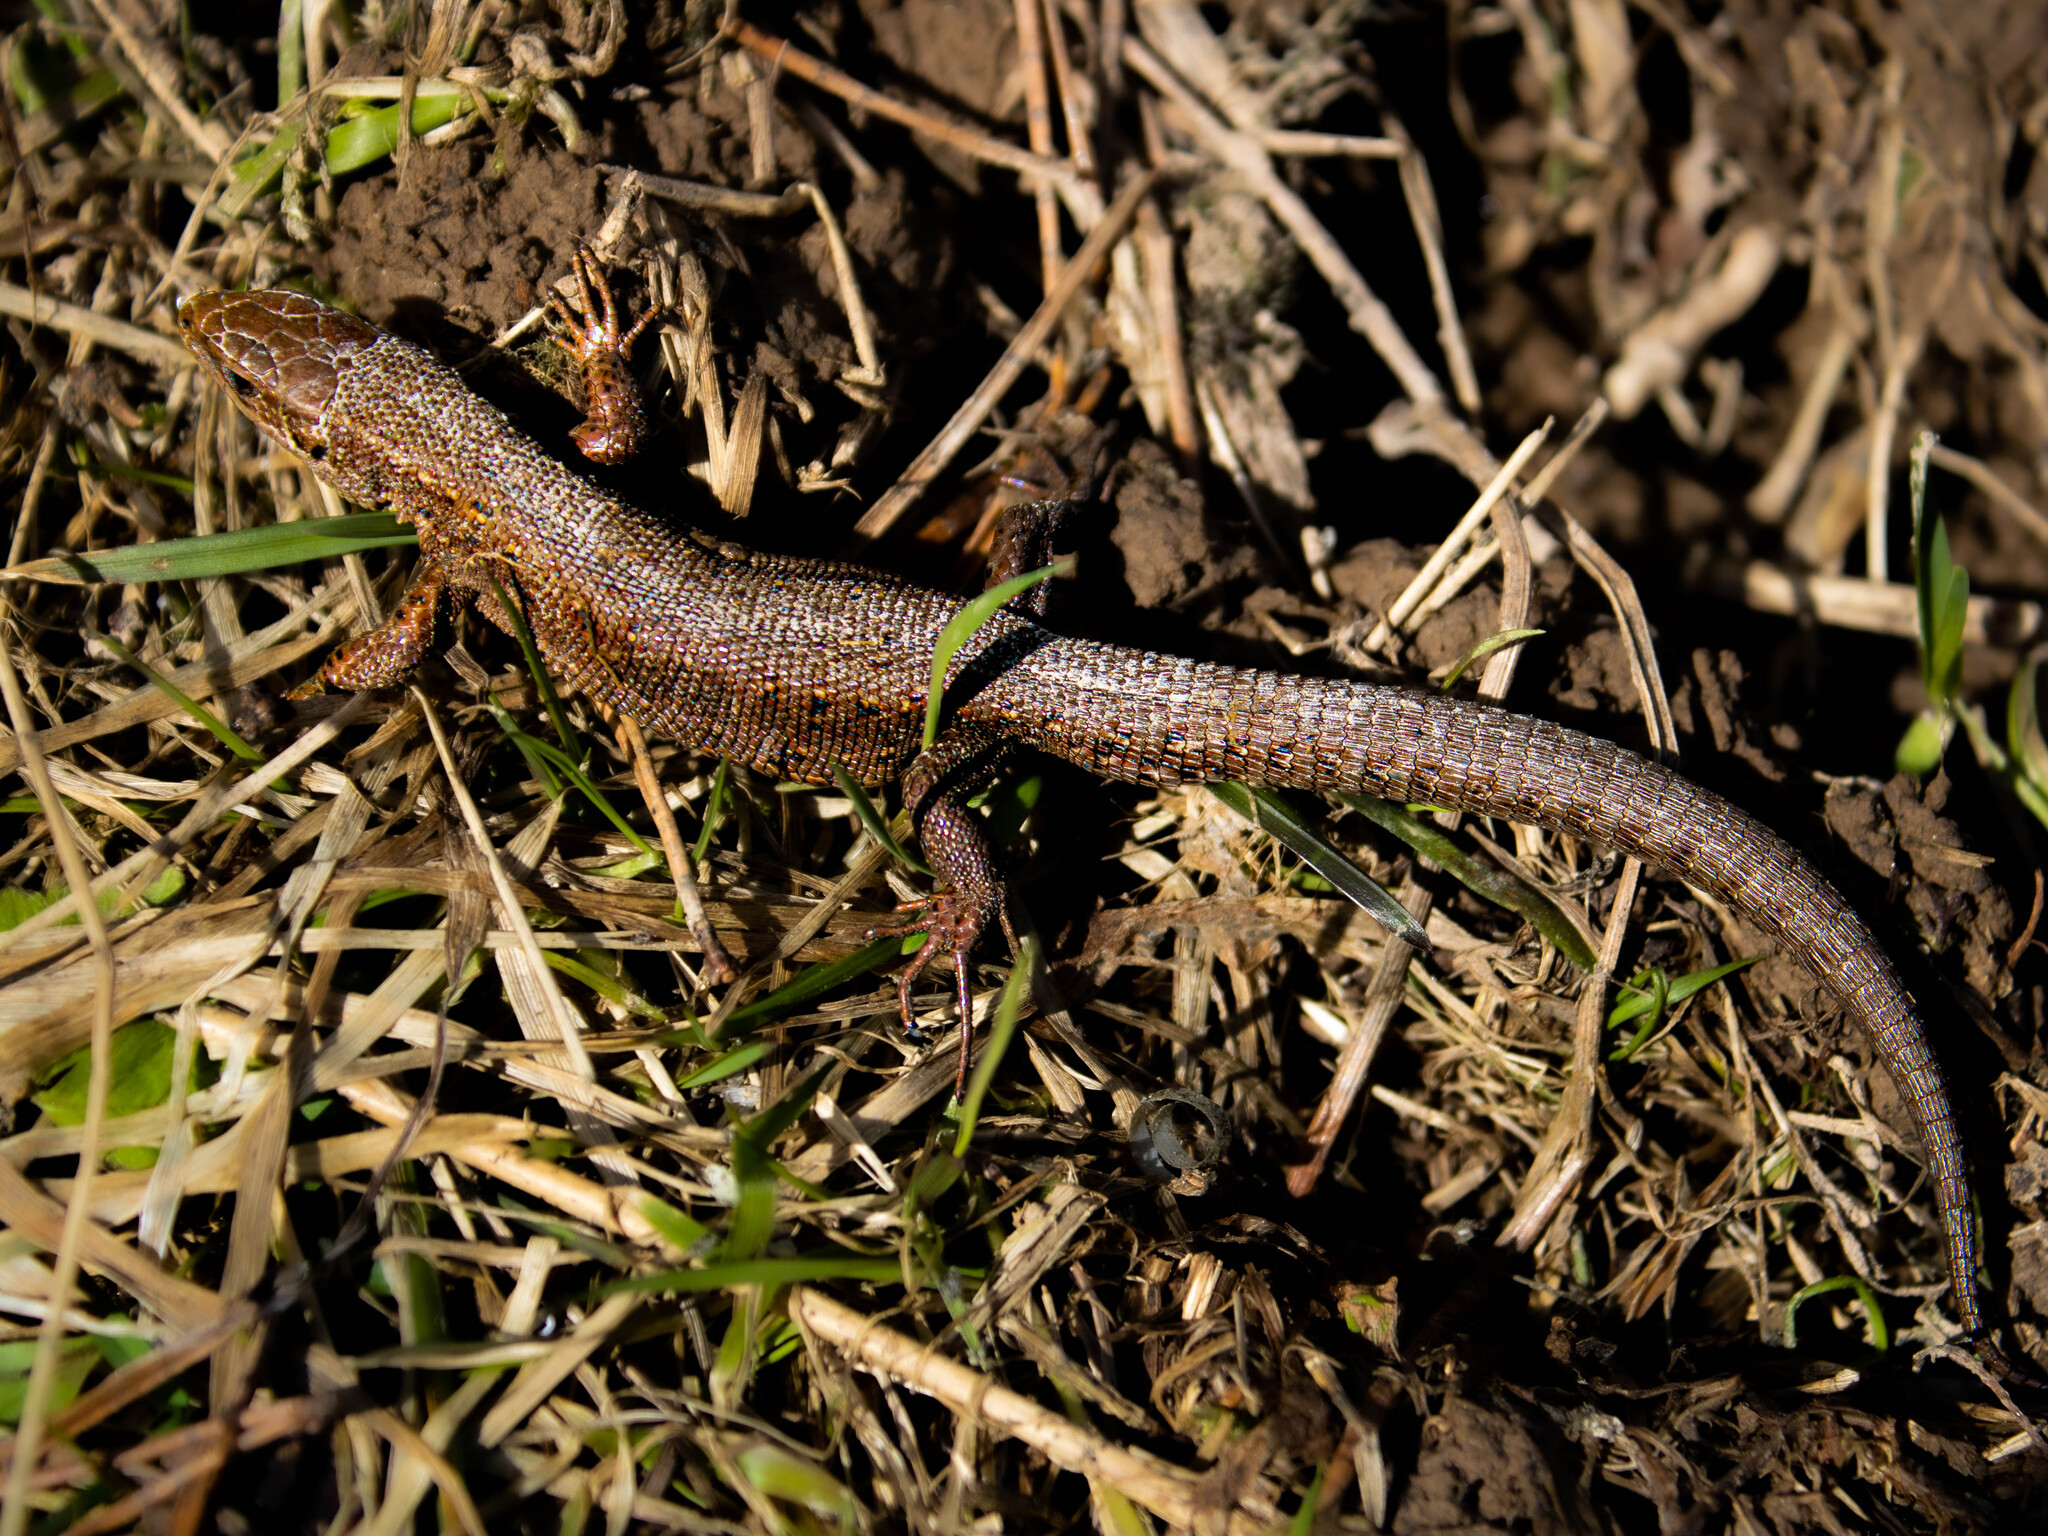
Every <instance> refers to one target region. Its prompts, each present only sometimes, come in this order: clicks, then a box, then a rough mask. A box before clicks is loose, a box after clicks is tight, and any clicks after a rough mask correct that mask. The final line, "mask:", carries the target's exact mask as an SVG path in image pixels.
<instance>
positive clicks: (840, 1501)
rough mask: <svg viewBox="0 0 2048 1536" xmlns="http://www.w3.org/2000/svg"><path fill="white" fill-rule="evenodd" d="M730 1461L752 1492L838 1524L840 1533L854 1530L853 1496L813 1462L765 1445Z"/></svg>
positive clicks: (743, 1452)
mask: <svg viewBox="0 0 2048 1536" xmlns="http://www.w3.org/2000/svg"><path fill="white" fill-rule="evenodd" d="M733 1460H734V1462H735V1463H736V1464H737V1465H738V1467H739V1469H740V1474H741V1476H743V1477H745V1478H746V1480H747V1482H748V1483H749V1484H751V1485H752V1486H753V1488H754V1491H755V1492H757V1493H765V1494H767V1495H768V1497H769V1498H771V1499H782V1500H785V1501H786V1502H788V1503H791V1504H801V1505H803V1506H804V1508H806V1509H808V1510H810V1511H811V1513H812V1514H816V1515H824V1516H826V1517H827V1518H829V1519H833V1520H837V1521H838V1522H839V1524H840V1528H841V1529H842V1530H847V1531H850V1530H852V1529H853V1528H854V1522H855V1520H856V1519H857V1518H858V1516H859V1513H860V1511H859V1509H858V1507H857V1506H856V1505H855V1504H854V1502H853V1495H852V1494H850V1493H848V1492H847V1491H846V1488H845V1486H844V1485H843V1484H841V1483H840V1482H839V1480H838V1479H837V1478H835V1477H833V1476H832V1474H831V1473H829V1472H827V1471H826V1470H825V1469H824V1468H823V1467H821V1466H819V1465H818V1464H817V1463H816V1462H814V1461H807V1460H805V1459H804V1458H803V1457H801V1456H797V1455H794V1454H792V1453H791V1452H789V1451H785V1450H784V1449H783V1448H782V1447H781V1446H779V1445H767V1444H757V1445H754V1446H751V1447H749V1448H748V1449H747V1450H744V1451H741V1452H740V1453H739V1455H737V1456H735V1457H734V1458H733Z"/></svg>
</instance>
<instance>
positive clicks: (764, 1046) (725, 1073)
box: [676, 1040, 771, 1088]
mask: <svg viewBox="0 0 2048 1536" xmlns="http://www.w3.org/2000/svg"><path fill="white" fill-rule="evenodd" d="M770 1049H771V1047H770V1046H769V1044H768V1042H767V1041H765V1040H750V1041H748V1042H747V1043H746V1044H745V1045H736V1046H734V1047H733V1048H732V1049H731V1050H729V1051H727V1052H726V1053H725V1054H724V1055H722V1056H718V1057H715V1058H713V1059H712V1060H710V1061H707V1062H706V1063H705V1064H704V1065H703V1066H701V1067H699V1068H698V1069H697V1070H696V1071H694V1072H692V1073H691V1074H690V1075H689V1076H688V1077H682V1078H678V1079H676V1086H677V1087H678V1088H702V1087H704V1086H705V1085H706V1084H707V1083H715V1082H719V1081H721V1080H722V1079H724V1078H728V1077H732V1076H734V1075H735V1074H737V1073H740V1072H744V1071H746V1070H747V1068H749V1067H751V1066H752V1065H753V1064H754V1063H755V1062H757V1061H759V1060H760V1059H761V1058H762V1057H763V1056H766V1055H767V1054H768V1052H769V1050H770Z"/></svg>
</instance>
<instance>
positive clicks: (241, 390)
mask: <svg viewBox="0 0 2048 1536" xmlns="http://www.w3.org/2000/svg"><path fill="white" fill-rule="evenodd" d="M228 388H229V389H232V390H233V391H234V392H235V395H236V396H237V398H239V399H243V400H247V399H248V398H249V397H250V396H251V395H253V394H255V393H256V386H255V385H254V384H252V383H250V382H249V381H248V380H247V379H245V378H243V377H242V376H241V375H240V374H239V373H230V374H229V375H228Z"/></svg>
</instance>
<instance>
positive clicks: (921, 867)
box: [832, 763, 932, 875]
mask: <svg viewBox="0 0 2048 1536" xmlns="http://www.w3.org/2000/svg"><path fill="white" fill-rule="evenodd" d="M832 781H833V782H834V783H835V784H837V785H838V786H839V792H840V793H841V794H842V795H844V796H846V798H847V800H848V801H849V802H851V803H852V805H853V814H854V815H855V816H858V817H859V818H860V824H861V825H862V826H864V827H866V828H867V829H868V834H869V835H870V836H871V837H873V838H874V840H875V841H876V842H878V843H880V844H881V845H882V846H883V847H884V848H886V849H887V850H888V852H889V857H890V858H892V859H894V860H895V861H896V862H897V863H899V864H901V865H903V866H904V867H905V868H907V869H914V870H916V871H917V872H918V873H919V874H921V875H929V874H930V873H931V872H932V871H931V866H930V865H928V864H926V863H925V861H924V860H923V859H920V858H919V857H918V856H917V855H916V854H914V853H912V852H911V851H910V850H909V849H907V848H905V847H904V846H903V845H902V844H901V843H899V842H898V841H897V840H896V834H895V833H894V832H893V831H891V830H890V827H889V823H888V822H887V821H886V820H884V819H883V816H882V813H881V812H880V811H879V810H877V809H876V808H875V802H874V801H873V800H871V799H869V798H868V792H867V791H866V790H864V789H862V788H861V787H860V785H858V784H856V783H855V782H854V781H853V775H852V774H850V773H848V772H847V771H846V770H845V769H844V768H842V767H840V766H839V765H838V764H837V763H834V764H833V765H832Z"/></svg>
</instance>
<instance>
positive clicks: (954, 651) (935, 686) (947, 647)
mask: <svg viewBox="0 0 2048 1536" xmlns="http://www.w3.org/2000/svg"><path fill="white" fill-rule="evenodd" d="M1072 569H1073V565H1072V563H1071V562H1065V561H1063V562H1061V563H1060V564H1057V565H1048V566H1046V567H1044V568H1043V569H1041V570H1036V571H1027V572H1025V573H1024V574H1023V575H1022V576H1012V577H1011V578H1010V579H1009V580H1008V581H1005V582H1000V583H998V584H997V585H995V586H993V587H990V588H989V589H988V590H987V591H986V592H984V593H982V594H981V596H979V597H977V598H975V599H974V601H972V602H971V603H969V604H967V606H966V607H964V608H962V609H961V610H960V611H959V612H958V613H956V614H954V615H953V618H952V622H950V623H949V624H947V625H946V627H945V628H944V629H942V630H940V631H939V643H938V644H937V645H936V646H935V647H934V648H933V650H932V681H931V687H930V688H929V689H928V690H927V691H926V693H925V701H924V744H925V746H926V748H927V749H929V748H930V746H931V744H932V743H933V742H935V741H937V740H938V739H939V710H940V707H941V705H942V704H943V703H944V702H945V696H946V668H947V667H949V666H951V665H952V664H953V658H954V656H956V655H958V654H959V651H960V647H961V646H963V645H965V644H966V643H967V642H968V641H969V640H970V639H971V638H973V635H974V632H975V631H976V630H978V629H980V628H981V626H982V625H984V624H986V623H987V622H988V621H989V620H990V619H991V618H993V617H994V616H995V613H996V610H997V609H999V608H1001V607H1002V606H1003V604H1005V603H1007V602H1008V601H1009V600H1010V599H1011V598H1013V597H1015V596H1016V595H1017V594H1018V593H1019V592H1028V591H1030V590H1031V589H1032V588H1033V587H1035V586H1037V585H1038V584H1039V583H1040V582H1041V581H1050V580H1051V579H1052V578H1053V577H1055V576H1060V575H1064V574H1065V573H1066V572H1068V571H1070V570H1072Z"/></svg>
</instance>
